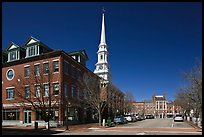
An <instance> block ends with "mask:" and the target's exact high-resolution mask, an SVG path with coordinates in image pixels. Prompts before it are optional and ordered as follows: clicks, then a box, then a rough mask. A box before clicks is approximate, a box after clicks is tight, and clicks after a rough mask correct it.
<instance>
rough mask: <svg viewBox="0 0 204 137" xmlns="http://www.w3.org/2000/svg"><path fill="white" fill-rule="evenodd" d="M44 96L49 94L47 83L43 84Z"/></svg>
mask: <svg viewBox="0 0 204 137" xmlns="http://www.w3.org/2000/svg"><path fill="white" fill-rule="evenodd" d="M44 96H45V97H48V96H49V85H48V84H44Z"/></svg>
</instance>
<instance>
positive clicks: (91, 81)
mask: <svg viewBox="0 0 204 137" xmlns="http://www.w3.org/2000/svg"><path fill="white" fill-rule="evenodd" d="M80 83H81V86H82V87H83V89H84V92H85V96H84V101H85V102H86V103H87V104H88V106H90V107H91V108H92V109H94V110H97V112H98V120H99V121H98V122H99V126H101V119H102V113H103V111H104V109H105V107H106V106H107V103H108V101H107V85H103V84H102V83H103V79H100V78H96V77H95V78H94V77H93V76H92V75H91V73H87V74H84V75H83V77H82V79H81V80H80Z"/></svg>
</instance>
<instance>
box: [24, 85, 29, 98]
mask: <svg viewBox="0 0 204 137" xmlns="http://www.w3.org/2000/svg"><path fill="white" fill-rule="evenodd" d="M25 98H30V87H29V86H25Z"/></svg>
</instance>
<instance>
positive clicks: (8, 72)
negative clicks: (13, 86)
mask: <svg viewBox="0 0 204 137" xmlns="http://www.w3.org/2000/svg"><path fill="white" fill-rule="evenodd" d="M6 76H7V79H8V80H12V79H13V77H14V70H13V69H9V70H8V71H7V74H6Z"/></svg>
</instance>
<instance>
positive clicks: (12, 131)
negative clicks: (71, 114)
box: [2, 123, 99, 135]
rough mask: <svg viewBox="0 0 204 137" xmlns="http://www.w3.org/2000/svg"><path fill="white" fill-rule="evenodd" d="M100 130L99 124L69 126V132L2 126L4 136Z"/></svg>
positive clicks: (52, 128) (63, 129) (64, 127)
mask: <svg viewBox="0 0 204 137" xmlns="http://www.w3.org/2000/svg"><path fill="white" fill-rule="evenodd" d="M93 127H94V128H99V126H98V123H89V124H79V125H68V129H69V130H68V131H66V126H62V127H50V130H49V131H48V130H47V129H46V128H45V126H40V127H38V129H35V127H33V126H15V125H14V126H6V125H3V126H2V132H3V134H4V135H16V134H17V135H22V134H30V135H48V134H57V133H60V132H86V131H90V130H91V129H89V128H93Z"/></svg>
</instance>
